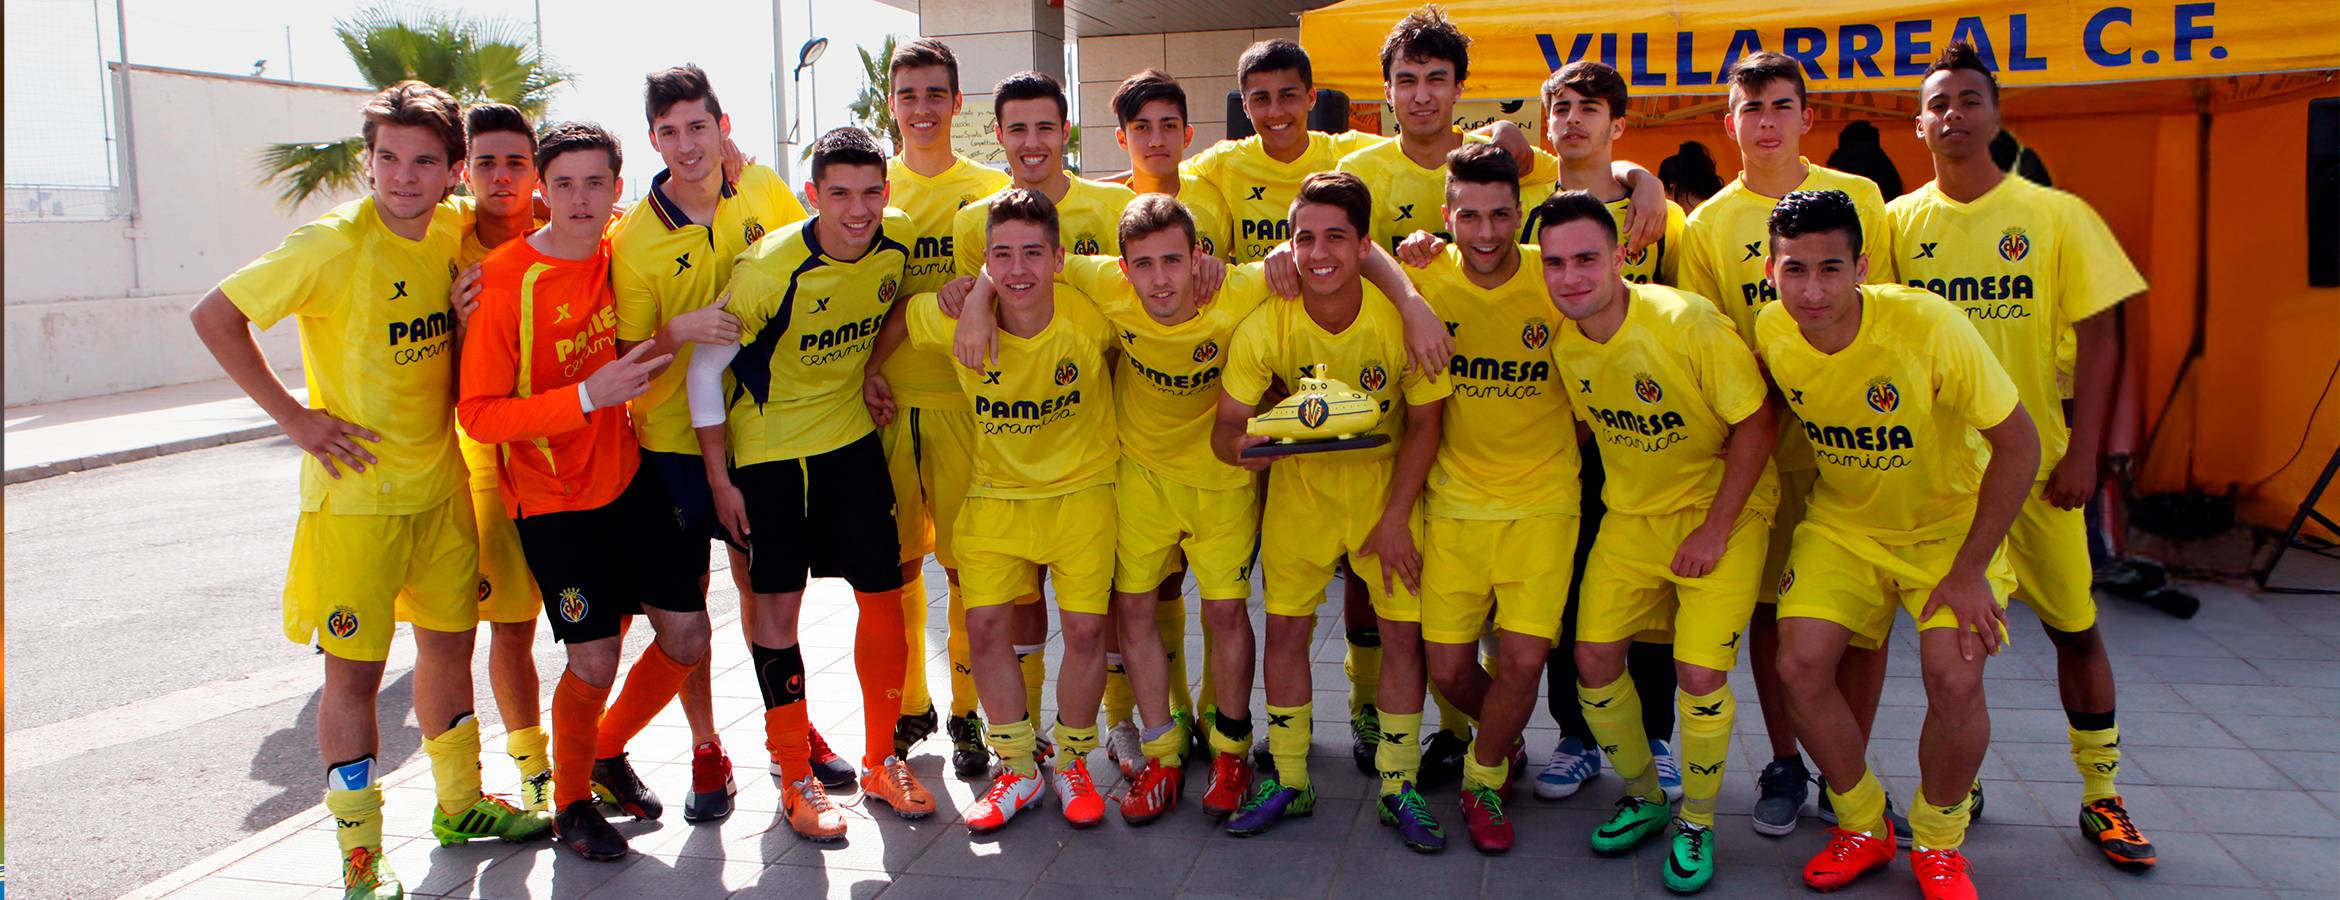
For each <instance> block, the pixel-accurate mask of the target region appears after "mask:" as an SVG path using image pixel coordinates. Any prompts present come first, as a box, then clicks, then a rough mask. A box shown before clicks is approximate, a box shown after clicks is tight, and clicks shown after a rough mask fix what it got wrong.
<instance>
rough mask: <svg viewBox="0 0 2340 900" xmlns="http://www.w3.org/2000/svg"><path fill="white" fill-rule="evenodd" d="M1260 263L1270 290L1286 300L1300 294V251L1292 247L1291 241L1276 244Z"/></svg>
mask: <svg viewBox="0 0 2340 900" xmlns="http://www.w3.org/2000/svg"><path fill="white" fill-rule="evenodd" d="M1260 265H1261V268H1263V269H1264V270H1265V271H1266V273H1267V283H1268V290H1269V291H1270V292H1272V293H1274V294H1275V295H1276V296H1278V297H1282V298H1284V299H1286V300H1289V299H1292V298H1293V297H1298V296H1300V251H1298V250H1294V249H1292V242H1291V241H1285V242H1283V243H1281V244H1277V245H1276V249H1274V250H1270V251H1268V255H1267V258H1265V259H1262V260H1260Z"/></svg>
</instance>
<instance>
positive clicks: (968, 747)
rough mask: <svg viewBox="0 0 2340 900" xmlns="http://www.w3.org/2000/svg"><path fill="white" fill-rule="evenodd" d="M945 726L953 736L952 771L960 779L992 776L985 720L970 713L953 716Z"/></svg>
mask: <svg viewBox="0 0 2340 900" xmlns="http://www.w3.org/2000/svg"><path fill="white" fill-rule="evenodd" d="M943 725H944V728H945V730H947V731H949V732H950V734H951V771H952V772H954V773H957V774H958V776H959V777H960V778H981V777H983V776H985V775H988V774H991V749H990V748H988V747H985V746H983V720H982V719H979V718H976V717H975V714H974V713H968V714H966V715H963V716H952V717H951V718H950V720H949V721H946V722H944V723H943Z"/></svg>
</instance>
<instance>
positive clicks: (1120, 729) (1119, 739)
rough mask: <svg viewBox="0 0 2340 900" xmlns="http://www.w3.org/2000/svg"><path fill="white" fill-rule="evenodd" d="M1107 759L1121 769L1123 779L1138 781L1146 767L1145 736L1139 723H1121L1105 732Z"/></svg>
mask: <svg viewBox="0 0 2340 900" xmlns="http://www.w3.org/2000/svg"><path fill="white" fill-rule="evenodd" d="M1105 758H1106V759H1109V760H1112V761H1113V764H1114V765H1116V766H1119V767H1120V768H1121V777H1122V778H1123V779H1125V780H1128V781H1136V780H1137V773H1138V771H1139V770H1141V769H1144V768H1145V767H1146V741H1145V735H1144V734H1143V733H1141V732H1139V731H1138V727H1137V723H1135V722H1121V723H1119V724H1116V725H1114V726H1113V727H1112V728H1111V729H1108V730H1107V731H1106V732H1105Z"/></svg>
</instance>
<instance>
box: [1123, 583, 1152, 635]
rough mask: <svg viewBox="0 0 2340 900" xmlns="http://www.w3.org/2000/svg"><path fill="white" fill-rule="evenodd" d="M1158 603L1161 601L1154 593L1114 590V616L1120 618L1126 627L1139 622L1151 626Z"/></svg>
mask: <svg viewBox="0 0 2340 900" xmlns="http://www.w3.org/2000/svg"><path fill="white" fill-rule="evenodd" d="M1158 603H1159V601H1157V600H1155V599H1154V595H1152V594H1130V593H1124V592H1121V591H1114V592H1113V616H1114V618H1116V619H1118V620H1120V622H1121V624H1122V627H1124V628H1128V627H1131V626H1134V625H1136V624H1137V623H1139V622H1144V623H1146V624H1147V625H1148V626H1151V625H1152V624H1153V623H1154V612H1155V609H1154V608H1155V606H1156V605H1157V604H1158Z"/></svg>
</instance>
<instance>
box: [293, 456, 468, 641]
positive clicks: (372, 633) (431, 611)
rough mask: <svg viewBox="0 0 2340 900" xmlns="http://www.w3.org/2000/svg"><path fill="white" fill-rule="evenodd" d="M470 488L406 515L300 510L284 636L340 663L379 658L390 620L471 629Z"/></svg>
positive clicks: (390, 627)
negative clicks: (321, 650)
mask: <svg viewBox="0 0 2340 900" xmlns="http://www.w3.org/2000/svg"><path fill="white" fill-rule="evenodd" d="M477 527H478V526H477V524H476V523H475V522H473V520H472V517H471V492H470V491H468V490H459V491H456V492H455V493H454V494H453V495H452V496H449V497H448V498H447V499H446V500H445V501H443V502H441V503H440V504H439V505H438V506H435V507H432V508H431V509H429V510H426V511H423V512H419V513H415V514H413V515H406V516H340V515H334V514H333V513H331V512H329V511H326V510H322V509H321V510H318V511H316V512H304V513H301V518H300V521H299V522H298V523H297V524H295V525H294V526H293V551H292V563H291V565H290V566H289V567H288V571H287V572H286V574H285V579H284V636H285V638H286V639H287V640H290V641H292V642H293V643H296V644H308V643H315V644H316V645H318V646H320V647H323V648H325V652H327V653H331V654H333V655H334V656H338V657H341V658H343V659H353V660H358V661H360V662H380V661H382V660H383V659H385V658H388V657H389V655H390V635H391V633H392V632H394V631H396V630H397V626H396V624H395V623H396V622H412V623H414V625H415V627H417V628H427V629H429V630H432V631H469V630H471V629H472V628H475V627H478V625H479V599H478V598H479V593H478V592H479V538H478V536H477V534H476V532H475V531H474V529H476V528H477Z"/></svg>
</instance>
